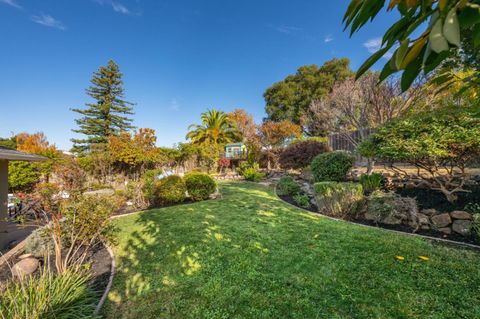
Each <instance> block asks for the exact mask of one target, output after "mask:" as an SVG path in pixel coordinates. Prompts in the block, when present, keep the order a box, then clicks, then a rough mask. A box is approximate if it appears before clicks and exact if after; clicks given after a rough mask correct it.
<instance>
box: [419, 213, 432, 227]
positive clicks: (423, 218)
mask: <svg viewBox="0 0 480 319" xmlns="http://www.w3.org/2000/svg"><path fill="white" fill-rule="evenodd" d="M417 219H418V223H419V224H420V225H428V224H430V219H429V218H428V216H427V215H425V214H422V213H418V214H417Z"/></svg>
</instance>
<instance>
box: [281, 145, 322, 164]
mask: <svg viewBox="0 0 480 319" xmlns="http://www.w3.org/2000/svg"><path fill="white" fill-rule="evenodd" d="M329 151H330V148H329V147H328V145H327V144H325V143H321V142H318V141H312V140H306V141H301V142H297V143H294V144H290V145H288V146H287V147H286V148H285V149H284V150H283V151H282V152H281V153H280V159H279V162H280V165H281V167H282V168H284V169H300V168H305V167H307V166H308V165H310V163H311V162H312V160H313V159H314V158H315V157H316V156H317V155H319V154H323V153H326V152H329Z"/></svg>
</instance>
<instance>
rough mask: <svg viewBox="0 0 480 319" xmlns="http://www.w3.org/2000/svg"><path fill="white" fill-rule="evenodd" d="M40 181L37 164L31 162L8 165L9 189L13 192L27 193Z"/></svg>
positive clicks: (13, 162) (10, 163) (14, 162)
mask: <svg viewBox="0 0 480 319" xmlns="http://www.w3.org/2000/svg"><path fill="white" fill-rule="evenodd" d="M39 179H40V172H39V171H38V170H37V168H36V167H35V164H33V163H29V162H16V161H12V162H9V163H8V187H9V189H10V190H11V191H13V192H26V191H30V190H32V189H33V187H34V186H35V184H36V183H38V181H39Z"/></svg>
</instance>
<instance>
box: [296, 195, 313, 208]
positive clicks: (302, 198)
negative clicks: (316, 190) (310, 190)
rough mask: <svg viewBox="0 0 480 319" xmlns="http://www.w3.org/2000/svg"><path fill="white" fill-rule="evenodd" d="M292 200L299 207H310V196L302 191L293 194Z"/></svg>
mask: <svg viewBox="0 0 480 319" xmlns="http://www.w3.org/2000/svg"><path fill="white" fill-rule="evenodd" d="M293 200H294V201H295V203H296V204H297V205H298V206H300V207H303V208H309V207H310V198H309V197H308V195H307V194H306V193H304V192H301V193H298V194H296V195H295V196H293Z"/></svg>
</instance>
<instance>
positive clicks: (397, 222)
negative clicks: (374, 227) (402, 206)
mask: <svg viewBox="0 0 480 319" xmlns="http://www.w3.org/2000/svg"><path fill="white" fill-rule="evenodd" d="M382 223H383V224H387V225H400V224H401V223H402V220H401V219H400V218H396V217H395V216H387V217H386V218H384V219H382Z"/></svg>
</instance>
